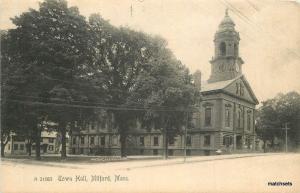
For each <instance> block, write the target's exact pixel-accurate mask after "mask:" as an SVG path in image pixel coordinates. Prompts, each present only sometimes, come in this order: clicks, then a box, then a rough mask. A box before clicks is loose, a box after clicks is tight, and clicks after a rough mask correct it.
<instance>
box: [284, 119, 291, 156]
mask: <svg viewBox="0 0 300 193" xmlns="http://www.w3.org/2000/svg"><path fill="white" fill-rule="evenodd" d="M282 129H284V130H285V153H287V152H288V142H287V141H288V137H287V130H288V129H290V128H288V127H287V123H285V128H282Z"/></svg>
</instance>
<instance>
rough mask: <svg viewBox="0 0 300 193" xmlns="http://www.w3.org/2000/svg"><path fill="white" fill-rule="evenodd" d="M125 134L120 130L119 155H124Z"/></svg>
mask: <svg viewBox="0 0 300 193" xmlns="http://www.w3.org/2000/svg"><path fill="white" fill-rule="evenodd" d="M126 138H127V137H126V134H125V133H123V132H120V143H121V157H126V156H127V152H126Z"/></svg>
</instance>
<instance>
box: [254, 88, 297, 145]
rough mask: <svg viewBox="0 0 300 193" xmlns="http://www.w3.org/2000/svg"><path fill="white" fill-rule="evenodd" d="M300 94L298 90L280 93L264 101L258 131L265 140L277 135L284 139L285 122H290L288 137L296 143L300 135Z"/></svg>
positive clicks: (259, 115)
mask: <svg viewBox="0 0 300 193" xmlns="http://www.w3.org/2000/svg"><path fill="white" fill-rule="evenodd" d="M299 117H300V95H299V94H298V93H297V92H289V93H287V94H278V95H277V96H276V97H275V98H273V99H269V100H267V101H264V102H263V103H262V106H261V107H260V108H259V110H258V116H257V125H256V127H257V133H258V135H259V136H260V137H261V138H262V140H263V141H264V142H266V141H267V140H270V141H271V142H272V143H271V146H272V145H273V140H274V138H275V137H278V138H281V139H284V136H285V134H284V130H283V129H282V128H284V127H285V124H286V123H287V124H288V127H289V128H290V130H289V131H288V138H289V139H290V141H291V142H292V143H293V144H294V145H295V144H296V142H297V138H296V137H297V135H299V133H300V131H299V129H300V128H299V125H300V124H299V123H300V121H299Z"/></svg>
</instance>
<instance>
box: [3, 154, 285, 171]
mask: <svg viewBox="0 0 300 193" xmlns="http://www.w3.org/2000/svg"><path fill="white" fill-rule="evenodd" d="M270 155H283V153H249V154H231V155H213V156H191V157H187V158H186V161H185V162H184V158H183V157H170V158H169V159H167V160H164V159H163V158H162V157H161V156H128V157H127V158H120V157H115V159H114V157H108V156H69V157H68V160H55V161H49V160H46V161H44V160H42V161H36V160H34V159H11V158H2V161H1V162H2V163H1V164H3V163H4V164H14V165H18V164H29V165H35V166H49V167H61V168H71V169H86V168H89V167H90V166H91V165H92V166H97V167H102V166H104V167H107V166H109V167H110V168H114V169H118V170H134V169H138V168H146V167H160V166H166V165H175V164H190V163H195V162H207V161H218V160H226V159H242V158H246V157H257V156H270ZM46 157H47V156H46ZM80 157H81V158H82V161H81V159H80ZM74 158H75V159H76V161H74V160H72V159H74Z"/></svg>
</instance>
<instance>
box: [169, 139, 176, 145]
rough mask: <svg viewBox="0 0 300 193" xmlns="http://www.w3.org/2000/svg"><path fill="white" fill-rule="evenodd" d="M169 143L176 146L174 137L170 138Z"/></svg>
mask: <svg viewBox="0 0 300 193" xmlns="http://www.w3.org/2000/svg"><path fill="white" fill-rule="evenodd" d="M168 142H169V145H174V143H175V139H174V137H169V138H168Z"/></svg>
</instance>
